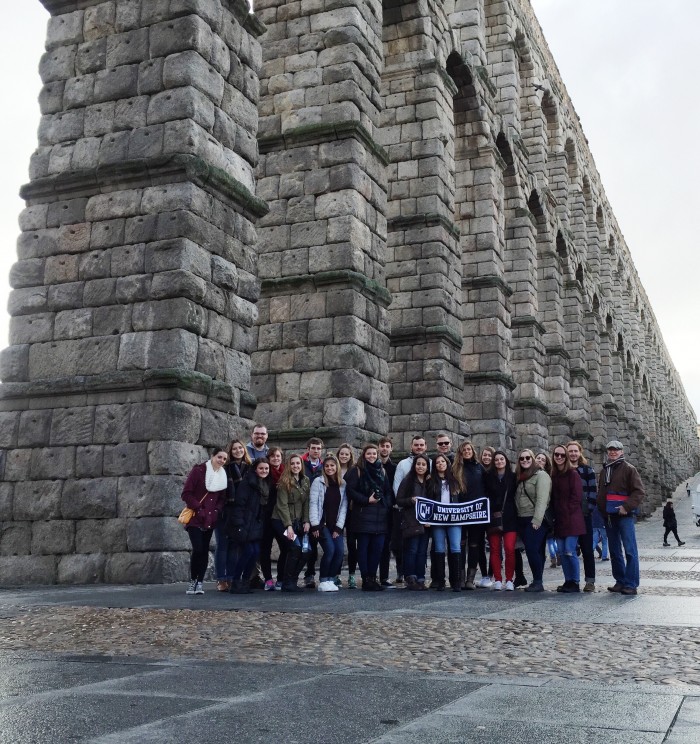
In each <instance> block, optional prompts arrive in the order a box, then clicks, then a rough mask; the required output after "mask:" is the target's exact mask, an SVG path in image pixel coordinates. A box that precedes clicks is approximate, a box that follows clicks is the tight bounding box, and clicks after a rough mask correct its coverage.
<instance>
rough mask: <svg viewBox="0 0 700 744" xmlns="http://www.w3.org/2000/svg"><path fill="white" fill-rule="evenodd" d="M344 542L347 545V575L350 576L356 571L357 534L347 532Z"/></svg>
mask: <svg viewBox="0 0 700 744" xmlns="http://www.w3.org/2000/svg"><path fill="white" fill-rule="evenodd" d="M345 540H346V542H347V544H348V573H349V574H350V576H352V575H353V574H354V573H355V571H357V532H351V531H350V530H348V531H347V532H346V534H345Z"/></svg>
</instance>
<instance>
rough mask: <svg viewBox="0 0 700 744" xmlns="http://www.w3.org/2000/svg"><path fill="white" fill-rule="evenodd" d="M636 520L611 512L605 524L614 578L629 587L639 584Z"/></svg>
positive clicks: (632, 587)
mask: <svg viewBox="0 0 700 744" xmlns="http://www.w3.org/2000/svg"><path fill="white" fill-rule="evenodd" d="M634 522H635V519H634V517H632V516H629V517H618V516H615V515H612V514H611V515H609V519H608V523H607V525H606V526H605V530H606V532H607V533H608V543H609V547H610V565H611V568H612V575H613V578H614V579H615V581H616V582H617V583H618V584H622V586H623V587H627V588H629V589H636V588H637V587H638V586H639V553H638V552H637V537H636V535H635V532H634Z"/></svg>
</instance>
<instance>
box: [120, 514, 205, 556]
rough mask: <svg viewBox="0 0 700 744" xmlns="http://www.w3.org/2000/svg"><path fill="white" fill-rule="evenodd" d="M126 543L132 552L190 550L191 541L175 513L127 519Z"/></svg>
mask: <svg viewBox="0 0 700 744" xmlns="http://www.w3.org/2000/svg"><path fill="white" fill-rule="evenodd" d="M126 544H127V546H128V549H129V550H130V551H132V552H136V551H155V550H188V549H189V546H190V541H189V538H188V537H187V533H186V532H185V530H184V529H183V527H182V525H181V524H180V523H179V522H178V521H177V515H175V516H172V517H141V518H139V519H127V520H126Z"/></svg>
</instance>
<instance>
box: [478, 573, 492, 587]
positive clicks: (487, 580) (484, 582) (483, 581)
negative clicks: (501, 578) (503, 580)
mask: <svg viewBox="0 0 700 744" xmlns="http://www.w3.org/2000/svg"><path fill="white" fill-rule="evenodd" d="M491 584H493V581H491V577H490V576H484V577H483V578H482V579H481V581H480V582H479V589H489V588H490V586H491Z"/></svg>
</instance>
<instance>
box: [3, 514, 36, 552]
mask: <svg viewBox="0 0 700 744" xmlns="http://www.w3.org/2000/svg"><path fill="white" fill-rule="evenodd" d="M31 544H32V525H31V523H29V522H9V523H3V524H0V555H3V556H4V555H29V553H30V552H31Z"/></svg>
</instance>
